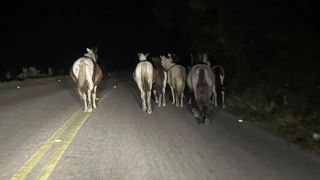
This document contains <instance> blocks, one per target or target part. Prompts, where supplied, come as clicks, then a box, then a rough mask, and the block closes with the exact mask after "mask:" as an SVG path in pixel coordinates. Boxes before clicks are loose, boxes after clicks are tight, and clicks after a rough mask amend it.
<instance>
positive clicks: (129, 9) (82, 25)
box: [4, 0, 157, 71]
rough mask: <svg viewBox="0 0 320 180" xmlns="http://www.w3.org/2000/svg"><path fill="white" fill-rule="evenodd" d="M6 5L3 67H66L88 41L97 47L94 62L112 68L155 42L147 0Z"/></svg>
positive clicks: (133, 59) (83, 50)
mask: <svg viewBox="0 0 320 180" xmlns="http://www.w3.org/2000/svg"><path fill="white" fill-rule="evenodd" d="M8 8H10V11H8V12H7V13H6V16H5V22H6V24H7V25H6V26H5V29H6V31H7V33H8V34H9V36H5V39H6V43H5V46H6V47H7V48H8V50H9V51H10V53H9V54H10V60H9V61H7V62H6V64H5V66H4V68H5V69H6V70H13V69H14V70H16V69H17V68H18V70H19V71H20V69H21V67H22V66H32V65H33V66H38V67H39V68H47V67H48V66H49V65H50V66H52V67H57V68H58V67H66V69H68V68H69V67H70V65H71V64H72V63H73V62H74V61H75V60H76V59H77V58H79V57H81V56H82V55H83V54H84V53H85V48H87V47H93V46H97V47H98V48H99V52H98V54H99V58H100V59H99V63H100V64H102V65H103V66H109V67H112V68H113V67H115V66H121V64H123V63H128V64H130V63H131V64H132V63H135V60H136V57H137V56H136V54H137V52H146V51H151V50H152V48H156V46H157V44H156V43H155V41H156V38H154V37H156V35H155V34H156V33H157V26H156V23H155V20H154V17H153V14H152V4H151V3H149V1H142V0H140V1H127V2H123V1H114V2H112V3H109V1H103V0H101V1H86V2H79V1H77V2H70V1H62V0H57V1H32V3H31V2H30V1H25V2H19V3H18V2H16V3H15V4H11V5H10V6H9V7H8ZM11 8H12V9H11Z"/></svg>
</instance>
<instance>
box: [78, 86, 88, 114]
mask: <svg viewBox="0 0 320 180" xmlns="http://www.w3.org/2000/svg"><path fill="white" fill-rule="evenodd" d="M78 92H79V95H80V97H81V98H82V100H83V103H84V112H88V103H87V95H86V93H85V92H82V91H81V89H78Z"/></svg>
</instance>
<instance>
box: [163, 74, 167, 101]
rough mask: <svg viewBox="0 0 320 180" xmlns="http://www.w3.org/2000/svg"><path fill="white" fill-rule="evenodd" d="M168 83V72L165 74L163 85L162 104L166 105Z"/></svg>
mask: <svg viewBox="0 0 320 180" xmlns="http://www.w3.org/2000/svg"><path fill="white" fill-rule="evenodd" d="M166 84H167V73H165V74H164V81H163V85H162V98H163V99H162V106H166V105H167V103H166Z"/></svg>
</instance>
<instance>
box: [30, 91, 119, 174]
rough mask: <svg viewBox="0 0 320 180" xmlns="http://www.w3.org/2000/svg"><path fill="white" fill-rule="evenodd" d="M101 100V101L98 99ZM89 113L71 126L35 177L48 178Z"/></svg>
mask: <svg viewBox="0 0 320 180" xmlns="http://www.w3.org/2000/svg"><path fill="white" fill-rule="evenodd" d="M113 91H114V90H112V91H110V92H109V93H107V94H106V95H104V96H103V98H102V99H104V98H105V97H107V96H108V95H110V94H111V93H112V92H113ZM100 102H101V101H100ZM90 115H91V113H86V115H85V116H84V117H83V118H82V119H81V120H79V121H78V123H77V124H76V125H75V126H74V127H73V128H72V130H71V131H70V133H69V134H68V136H67V137H66V138H65V139H64V140H63V143H61V145H60V146H59V147H57V149H56V151H55V152H54V153H53V154H52V155H51V157H50V159H49V160H48V161H47V164H45V165H44V166H43V168H42V170H41V171H40V172H39V173H38V175H37V177H36V179H41V180H42V179H48V178H49V176H50V175H51V173H52V172H53V170H54V168H55V167H56V165H57V164H58V162H59V161H60V159H61V157H62V156H63V154H64V152H65V151H66V149H67V148H68V146H69V145H70V143H71V142H72V141H73V139H74V137H75V136H76V134H77V133H78V131H79V130H80V128H81V127H82V125H83V124H84V123H85V122H86V120H87V119H88V118H89V117H90Z"/></svg>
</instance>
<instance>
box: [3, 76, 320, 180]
mask: <svg viewBox="0 0 320 180" xmlns="http://www.w3.org/2000/svg"><path fill="white" fill-rule="evenodd" d="M114 86H116V87H114ZM98 96H99V97H100V101H99V105H98V109H97V110H96V111H95V112H93V113H84V112H82V110H81V108H82V104H81V101H80V99H79V97H78V96H77V94H76V93H75V88H74V86H73V84H72V83H71V81H69V80H68V79H61V81H60V82H58V81H57V79H53V80H50V81H48V82H46V83H43V84H41V85H32V86H28V87H23V86H22V87H21V88H20V89H5V90H2V91H1V92H0V179H1V180H2V179H23V178H26V179H47V178H48V179H54V180H60V179H64V180H65V179H76V180H80V179H88V180H89V179H90V180H92V179H116V180H118V179H119V180H122V179H130V180H142V179H146V180H154V179H155V180H158V179H159V180H167V179H168V180H169V179H181V180H189V179H190V180H201V179H221V180H231V179H236V180H241V179H244V180H264V179H270V180H277V179H279V180H280V179H281V180H285V179H290V180H295V179H296V180H311V179H314V180H316V179H319V177H320V159H319V157H317V156H315V155H312V154H307V153H304V152H300V151H298V150H297V149H295V148H294V147H291V146H289V145H288V144H286V143H285V142H284V141H282V140H281V139H278V138H276V137H274V136H272V135H270V134H268V133H266V132H264V131H262V130H259V129H257V128H256V127H253V126H251V125H250V124H247V123H246V122H245V120H244V122H243V123H239V122H238V119H237V118H236V117H234V116H232V115H231V114H229V113H227V112H224V111H221V110H212V112H211V115H210V118H211V120H212V122H211V124H210V125H198V124H197V123H196V120H195V119H194V118H193V117H192V115H191V113H190V111H189V108H188V106H187V105H186V106H185V107H184V108H176V107H174V106H173V105H171V104H170V103H168V105H167V106H166V107H161V108H158V107H156V106H155V105H154V104H153V107H154V108H153V113H152V114H151V115H148V114H147V113H145V112H142V111H141V107H140V95H139V93H138V90H137V87H136V86H135V84H134V82H132V78H131V74H130V73H111V76H110V77H107V79H106V80H104V81H103V84H102V85H101V86H100V87H99V94H98ZM79 109H80V110H79Z"/></svg>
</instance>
